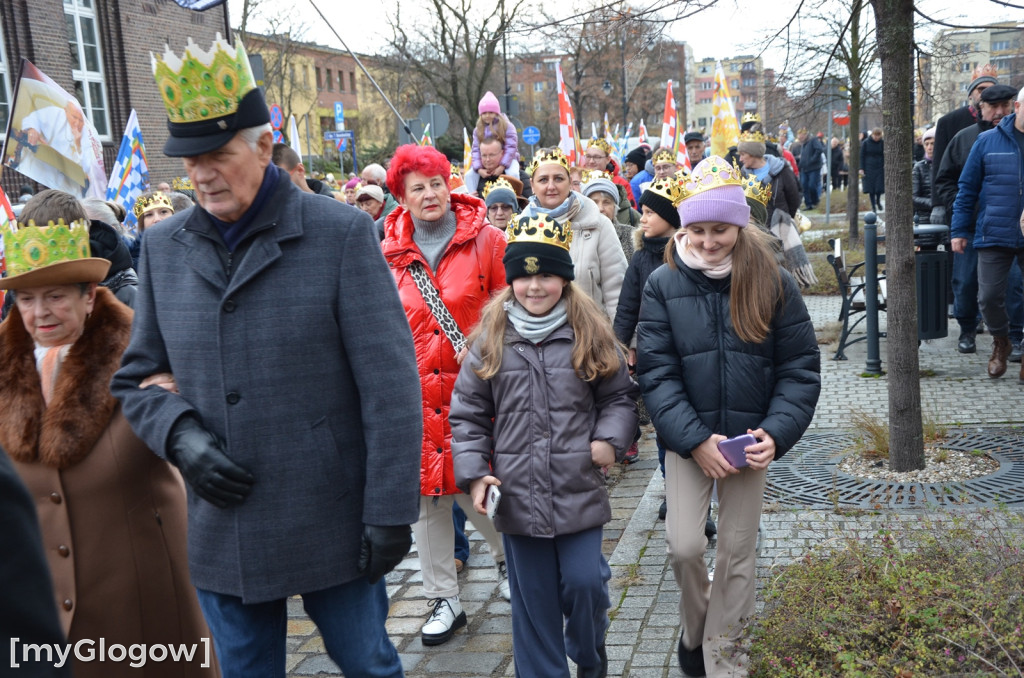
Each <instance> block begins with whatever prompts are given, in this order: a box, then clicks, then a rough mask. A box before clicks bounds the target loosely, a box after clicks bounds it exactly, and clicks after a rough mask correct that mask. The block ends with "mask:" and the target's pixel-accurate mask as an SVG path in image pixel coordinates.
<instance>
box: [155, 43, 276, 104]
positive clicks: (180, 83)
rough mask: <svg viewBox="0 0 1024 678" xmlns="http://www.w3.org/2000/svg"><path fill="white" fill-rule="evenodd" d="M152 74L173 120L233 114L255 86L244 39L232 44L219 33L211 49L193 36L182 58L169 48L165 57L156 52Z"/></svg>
mask: <svg viewBox="0 0 1024 678" xmlns="http://www.w3.org/2000/svg"><path fill="white" fill-rule="evenodd" d="M153 77H154V78H156V82H157V85H158V86H159V88H160V96H161V97H162V98H163V100H164V106H165V107H166V108H167V118H168V120H170V121H171V122H174V123H188V122H196V121H199V120H212V119H215V118H221V117H223V116H225V115H230V114H232V113H234V112H236V111H237V110H238V104H239V102H240V101H241V100H242V97H243V96H245V94H246V93H247V92H249V91H250V90H252V89H255V87H256V79H255V78H254V77H253V74H252V67H251V66H250V65H249V57H248V55H246V53H245V48H244V47H243V46H242V41H241V40H239V41H238V44H237V46H235V47H232V46H231V45H230V44H229V43H228V42H227V41H225V40H224V38H222V37H221V35H220V33H218V34H217V37H216V39H215V40H214V41H213V45H212V46H211V47H210V51H208V52H207V51H205V50H203V49H202V48H200V47H199V46H198V45H196V43H194V42H192V38H189V39H188V43H187V45H186V47H185V52H184V54H182V55H181V56H180V57H179V56H178V55H177V54H175V53H174V52H172V51H171V50H170V48H169V47H167V48H166V49H165V51H164V54H163V56H159V55H153Z"/></svg>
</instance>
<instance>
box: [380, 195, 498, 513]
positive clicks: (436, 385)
mask: <svg viewBox="0 0 1024 678" xmlns="http://www.w3.org/2000/svg"><path fill="white" fill-rule="evenodd" d="M451 206H452V210H453V211H454V212H455V220H456V226H455V236H454V237H453V238H452V241H451V242H450V243H449V244H448V248H447V249H446V250H445V252H444V254H443V255H442V256H441V261H440V263H438V265H437V270H436V271H432V272H431V271H430V266H429V265H428V264H427V263H426V260H425V259H424V258H423V255H422V254H421V253H420V250H419V248H418V247H417V246H416V243H415V242H413V239H412V232H413V223H412V217H411V215H410V214H409V212H408V211H407V210H406V209H405V208H404V207H400V208H398V209H396V210H394V211H393V212H392V213H391V214H389V215H388V217H387V221H386V222H385V227H384V231H385V233H386V234H387V235H386V237H385V239H384V243H383V245H382V247H383V249H384V257H385V258H386V259H387V261H388V264H389V265H390V266H391V270H392V272H393V273H394V275H395V282H397V283H398V293H399V296H400V297H401V298H402V304H403V306H405V315H406V316H407V317H408V318H409V326H410V327H411V328H412V338H413V342H414V343H415V345H416V362H417V363H418V364H419V370H420V385H421V387H422V389H423V461H422V463H421V467H420V493H421V494H424V495H428V496H432V495H441V494H458V492H459V490H458V488H457V487H456V486H455V475H454V472H453V471H452V448H451V436H452V434H451V429H450V427H449V425H448V406H449V404H450V403H451V399H452V389H453V388H454V386H455V378H456V377H458V376H459V367H460V366H459V363H458V361H456V359H455V348H454V347H453V346H452V344H451V342H450V341H449V340H448V337H447V336H446V335H445V334H444V332H443V331H442V329H441V326H440V324H439V323H438V322H437V321H436V320H435V319H434V316H433V314H432V313H431V312H430V308H429V307H428V306H427V303H426V302H425V301H424V300H423V296H422V295H421V294H420V291H419V288H418V287H416V282H415V281H414V280H413V279H412V275H411V274H410V273H409V271H408V266H409V264H411V263H412V262H414V261H419V262H422V263H423V264H424V269H425V270H426V271H427V272H428V273H429V274H430V276H431V278H432V280H433V282H434V285H435V287H437V289H438V290H440V291H441V298H442V300H443V301H444V303H445V306H447V307H448V310H449V311H451V314H452V316H454V318H455V322H457V323H458V324H459V328H460V329H461V330H462V332H463V334H466V335H468V334H469V332H470V330H472V329H473V326H474V325H476V322H477V320H479V318H480V311H481V310H482V309H483V306H484V304H486V303H487V301H488V300H489V299H490V298H491V295H492V294H493V293H494V292H496V291H498V290H501V289H503V288H504V287H505V266H504V264H502V263H501V259H502V257H503V256H505V235H504V233H502V232H501V231H499V230H498V229H496V228H494V227H493V226H491V225H490V224H488V223H487V208H486V207H485V206H484V203H483V201H481V200H479V199H477V198H474V197H472V196H467V195H462V194H458V193H456V194H453V195H452V196H451ZM385 425H386V423H385Z"/></svg>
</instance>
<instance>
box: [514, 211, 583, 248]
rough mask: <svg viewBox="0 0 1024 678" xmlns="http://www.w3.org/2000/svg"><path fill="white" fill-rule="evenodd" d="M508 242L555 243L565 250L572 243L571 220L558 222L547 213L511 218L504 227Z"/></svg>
mask: <svg viewBox="0 0 1024 678" xmlns="http://www.w3.org/2000/svg"><path fill="white" fill-rule="evenodd" d="M505 234H506V236H508V244H509V245H511V244H512V243H514V242H520V243H522V242H533V243H539V244H542V245H555V246H556V247H561V248H562V249H564V250H565V251H566V252H568V251H569V245H571V244H572V222H570V221H566V222H565V223H561V224H560V223H558V222H557V221H555V220H554V219H552V218H551V217H550V216H549V215H547V214H538V215H535V216H532V217H522V218H521V219H513V220H512V221H511V222H509V225H508V227H507V228H506V229H505Z"/></svg>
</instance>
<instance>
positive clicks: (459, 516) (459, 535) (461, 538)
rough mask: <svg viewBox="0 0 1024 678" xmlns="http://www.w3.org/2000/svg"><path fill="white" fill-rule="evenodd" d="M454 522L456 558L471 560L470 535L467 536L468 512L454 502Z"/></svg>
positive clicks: (465, 560)
mask: <svg viewBox="0 0 1024 678" xmlns="http://www.w3.org/2000/svg"><path fill="white" fill-rule="evenodd" d="M452 523H454V525H455V558H456V559H458V560H461V561H462V562H463V563H468V562H469V537H467V536H466V512H465V511H463V510H462V507H461V506H459V505H458V504H455V503H452Z"/></svg>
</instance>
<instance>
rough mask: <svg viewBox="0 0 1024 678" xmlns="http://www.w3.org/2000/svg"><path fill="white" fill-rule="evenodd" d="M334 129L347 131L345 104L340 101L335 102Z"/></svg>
mask: <svg viewBox="0 0 1024 678" xmlns="http://www.w3.org/2000/svg"><path fill="white" fill-rule="evenodd" d="M334 129H336V130H343V129H345V104H343V103H341V102H340V101H335V102H334Z"/></svg>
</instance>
